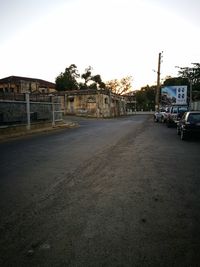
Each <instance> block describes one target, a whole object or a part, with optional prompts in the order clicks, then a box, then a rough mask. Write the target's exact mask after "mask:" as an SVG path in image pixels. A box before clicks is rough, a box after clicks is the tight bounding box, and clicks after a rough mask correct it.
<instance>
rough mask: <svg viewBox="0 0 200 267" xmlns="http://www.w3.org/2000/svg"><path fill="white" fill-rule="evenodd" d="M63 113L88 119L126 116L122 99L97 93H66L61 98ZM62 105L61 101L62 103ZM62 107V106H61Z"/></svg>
mask: <svg viewBox="0 0 200 267" xmlns="http://www.w3.org/2000/svg"><path fill="white" fill-rule="evenodd" d="M63 99H64V101H65V104H64V106H65V113H66V114H75V115H82V116H90V117H103V118H107V117H116V116H121V115H125V114H126V103H125V101H123V98H122V97H120V96H116V95H114V94H113V95H111V94H106V93H102V92H99V91H93V92H91V93H89V92H88V93H87V94H86V93H85V92H80V91H79V92H71V93H70V92H68V94H67V95H65V96H63ZM62 103H63V101H62ZM62 107H63V104H62Z"/></svg>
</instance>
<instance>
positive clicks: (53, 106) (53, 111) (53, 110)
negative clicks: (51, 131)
mask: <svg viewBox="0 0 200 267" xmlns="http://www.w3.org/2000/svg"><path fill="white" fill-rule="evenodd" d="M51 102H52V126H53V127H54V126H55V125H56V124H55V104H54V96H53V95H52V96H51Z"/></svg>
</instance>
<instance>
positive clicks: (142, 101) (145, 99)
mask: <svg viewBox="0 0 200 267" xmlns="http://www.w3.org/2000/svg"><path fill="white" fill-rule="evenodd" d="M155 93H156V85H153V86H149V85H147V86H145V87H142V88H141V90H139V91H137V92H136V94H135V98H136V102H137V110H145V111H146V110H154V108H155V96H156V95H155Z"/></svg>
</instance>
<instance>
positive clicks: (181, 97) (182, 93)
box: [161, 85, 187, 105]
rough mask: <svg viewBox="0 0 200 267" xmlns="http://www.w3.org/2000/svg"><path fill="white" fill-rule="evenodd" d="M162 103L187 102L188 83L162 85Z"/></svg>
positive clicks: (178, 103)
mask: <svg viewBox="0 0 200 267" xmlns="http://www.w3.org/2000/svg"><path fill="white" fill-rule="evenodd" d="M161 104H162V105H172V104H176V105H183V104H187V85H178V86H165V87H162V88H161Z"/></svg>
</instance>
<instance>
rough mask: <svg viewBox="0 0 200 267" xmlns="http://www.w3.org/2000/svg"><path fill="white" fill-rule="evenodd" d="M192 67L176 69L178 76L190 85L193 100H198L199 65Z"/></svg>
mask: <svg viewBox="0 0 200 267" xmlns="http://www.w3.org/2000/svg"><path fill="white" fill-rule="evenodd" d="M192 65H193V66H192V67H178V68H179V72H178V74H179V76H180V77H182V78H185V79H187V81H188V82H191V83H192V96H193V99H200V63H192Z"/></svg>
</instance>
